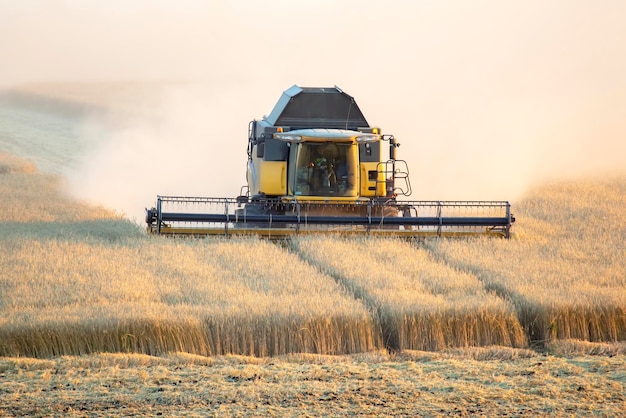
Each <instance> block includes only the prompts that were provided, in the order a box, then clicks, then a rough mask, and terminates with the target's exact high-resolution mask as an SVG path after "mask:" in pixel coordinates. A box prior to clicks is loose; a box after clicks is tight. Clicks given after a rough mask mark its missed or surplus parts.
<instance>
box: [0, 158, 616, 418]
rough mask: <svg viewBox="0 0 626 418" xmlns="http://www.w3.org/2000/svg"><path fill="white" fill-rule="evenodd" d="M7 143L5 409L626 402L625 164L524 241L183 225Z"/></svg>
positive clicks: (0, 344) (177, 410)
mask: <svg viewBox="0 0 626 418" xmlns="http://www.w3.org/2000/svg"><path fill="white" fill-rule="evenodd" d="M65 189H66V185H65V180H64V179H63V178H62V177H59V176H56V175H50V174H46V173H40V172H39V171H38V169H37V167H36V166H35V165H34V164H33V163H31V162H29V161H26V160H24V159H21V158H17V157H15V156H12V155H9V154H6V153H0V199H1V200H0V204H1V206H2V210H1V211H0V383H1V387H2V390H0V416H4V415H8V416H24V415H35V416H42V415H44V416H49V415H64V416H84V415H95V416H110V415H137V414H140V415H146V414H148V415H157V414H163V415H168V416H180V415H192V416H196V415H197V416H207V415H211V416H213V415H215V416H219V415H228V416H231V415H235V416H242V415H245V416H248V415H280V416H307V415H308V416H320V415H351V414H353V415H354V414H357V415H370V416H374V415H381V414H384V415H394V416H407V415H415V414H416V413H420V414H424V415H430V416H437V415H450V414H455V415H479V416H494V415H512V416H521V415H527V414H530V413H536V414H542V415H557V416H586V415H589V414H597V415H602V416H619V415H620V413H621V412H623V410H624V409H626V390H625V388H626V373H625V372H624V370H626V364H625V358H626V348H625V346H624V344H625V343H624V341H625V340H626V338H625V335H624V333H625V330H626V326H625V321H626V314H625V307H626V303H625V300H624V297H625V296H624V295H625V294H626V291H625V287H626V286H625V280H626V279H625V277H626V274H625V271H626V267H625V266H626V262H625V259H626V257H624V256H625V255H626V254H625V252H624V251H625V249H624V238H625V237H626V227H625V221H624V218H623V216H621V213H620V212H621V210H622V208H623V207H624V206H625V203H626V193H625V192H626V178H624V177H623V176H621V177H620V176H615V177H613V178H609V179H593V180H578V181H562V182H555V183H554V184H547V185H542V186H541V187H538V188H537V189H536V190H534V191H533V192H532V193H530V194H528V195H527V196H526V198H525V199H523V200H522V201H520V202H515V203H514V209H515V214H516V216H517V218H518V221H517V223H516V226H515V232H516V238H515V239H513V240H510V241H509V240H501V239H495V240H494V239H460V240H436V239H432V240H430V239H429V240H424V241H416V242H407V241H402V240H394V239H374V238H368V237H363V238H358V239H356V238H348V237H345V238H339V239H330V238H326V237H317V238H297V239H293V240H292V241H290V242H288V243H285V245H278V244H274V243H270V242H266V241H262V240H256V239H250V238H245V239H244V238H234V239H171V238H163V237H150V236H147V235H146V233H145V231H144V230H143V228H142V227H140V226H137V225H136V224H134V223H133V222H130V221H128V220H126V219H124V217H122V216H121V215H119V214H117V213H115V212H113V211H111V210H109V209H107V208H103V207H96V206H93V205H89V204H86V203H83V202H79V201H76V200H75V199H73V198H71V197H69V196H68V195H67V194H66V192H65Z"/></svg>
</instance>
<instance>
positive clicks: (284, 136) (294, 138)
mask: <svg viewBox="0 0 626 418" xmlns="http://www.w3.org/2000/svg"><path fill="white" fill-rule="evenodd" d="M274 139H280V140H281V141H285V142H300V141H302V137H301V136H300V135H293V134H289V133H275V134H274Z"/></svg>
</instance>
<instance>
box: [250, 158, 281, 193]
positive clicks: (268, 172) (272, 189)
mask: <svg viewBox="0 0 626 418" xmlns="http://www.w3.org/2000/svg"><path fill="white" fill-rule="evenodd" d="M257 169H258V173H257V175H258V180H259V190H258V191H259V192H261V193H265V194H266V195H284V194H285V193H286V192H287V162H286V161H262V160H261V161H259V162H258V166H257Z"/></svg>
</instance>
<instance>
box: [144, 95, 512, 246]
mask: <svg viewBox="0 0 626 418" xmlns="http://www.w3.org/2000/svg"><path fill="white" fill-rule="evenodd" d="M384 144H385V145H388V147H389V148H388V149H389V152H388V158H383V156H382V154H383V153H382V151H384V148H383V145H384ZM398 146H399V144H398V143H397V141H396V139H395V138H394V136H393V135H383V134H382V132H381V130H380V129H379V128H377V127H371V126H370V125H369V124H368V122H367V120H366V119H365V117H364V116H363V113H361V110H360V109H359V107H358V105H357V104H356V101H355V100H354V98H352V97H351V96H349V95H348V94H346V93H344V92H343V91H342V90H341V89H339V88H338V87H333V88H301V87H298V86H293V87H291V88H289V89H288V90H286V91H285V92H284V93H283V95H282V96H281V98H280V99H279V101H278V103H277V104H276V106H275V107H274V109H273V110H272V112H271V113H270V115H269V116H267V117H264V118H263V119H261V120H253V121H252V122H250V124H249V128H248V147H247V155H248V163H247V173H246V179H247V186H244V187H243V188H242V191H245V193H241V195H240V196H238V197H236V198H210V197H182V196H158V197H157V202H156V206H155V207H153V208H152V209H148V210H147V211H146V222H147V224H148V231H149V232H150V233H154V234H192V235H260V236H266V237H271V238H280V237H285V236H290V235H301V234H319V233H330V232H338V233H341V234H356V235H363V234H369V235H391V236H406V237H420V236H466V235H496V236H502V237H506V238H508V237H509V236H510V232H511V226H512V224H513V222H514V218H513V216H512V215H511V208H510V204H509V202H506V201H471V202H468V201H458V202H451V201H411V200H405V199H406V198H407V197H408V196H409V195H410V194H411V183H410V181H409V170H408V165H407V163H406V162H405V161H403V160H398V159H397V158H396V149H397V147H398Z"/></svg>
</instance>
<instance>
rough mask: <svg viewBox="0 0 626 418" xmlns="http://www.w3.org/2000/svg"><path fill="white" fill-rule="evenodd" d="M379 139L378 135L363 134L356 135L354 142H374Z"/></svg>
mask: <svg viewBox="0 0 626 418" xmlns="http://www.w3.org/2000/svg"><path fill="white" fill-rule="evenodd" d="M376 141H380V135H376V134H363V135H359V136H357V137H356V142H376Z"/></svg>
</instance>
